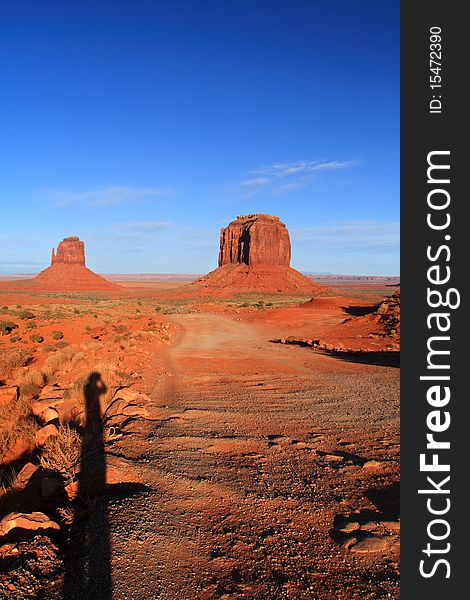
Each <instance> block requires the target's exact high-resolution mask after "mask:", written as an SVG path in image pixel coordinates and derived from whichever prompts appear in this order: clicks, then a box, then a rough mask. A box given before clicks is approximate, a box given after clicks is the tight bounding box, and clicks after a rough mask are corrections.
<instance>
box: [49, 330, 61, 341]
mask: <svg viewBox="0 0 470 600" xmlns="http://www.w3.org/2000/svg"><path fill="white" fill-rule="evenodd" d="M63 337H64V334H63V333H62V331H53V332H52V339H53V340H61V339H62V338H63Z"/></svg>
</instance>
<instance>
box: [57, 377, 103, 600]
mask: <svg viewBox="0 0 470 600" xmlns="http://www.w3.org/2000/svg"><path fill="white" fill-rule="evenodd" d="M106 391H107V388H106V385H105V384H104V382H103V380H102V379H101V375H100V373H96V372H94V373H91V374H90V376H89V377H88V380H87V382H86V384H85V387H84V400H85V412H86V420H85V426H84V431H83V439H82V453H81V459H80V475H79V481H78V508H77V513H76V516H75V520H76V522H75V524H74V525H75V526H74V527H73V528H72V529H71V532H70V539H69V544H68V547H67V551H66V556H65V573H64V582H63V587H62V598H63V600H74V599H80V600H82V599H83V600H85V599H86V600H94V599H96V600H110V599H111V564H110V559H111V556H110V532H109V517H108V501H107V496H106V494H104V492H105V488H106V456H105V450H104V439H103V419H102V407H101V401H100V399H101V397H102V396H104V394H105V393H106Z"/></svg>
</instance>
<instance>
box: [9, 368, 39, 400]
mask: <svg viewBox="0 0 470 600" xmlns="http://www.w3.org/2000/svg"><path fill="white" fill-rule="evenodd" d="M15 380H16V381H15V383H16V385H18V386H19V388H20V401H21V402H28V400H31V399H32V398H36V397H37V396H38V395H39V393H40V392H41V388H43V387H44V386H45V385H46V383H47V377H46V375H45V374H44V373H41V372H40V371H24V372H19V373H17V374H16V377H15Z"/></svg>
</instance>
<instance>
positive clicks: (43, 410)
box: [31, 400, 64, 421]
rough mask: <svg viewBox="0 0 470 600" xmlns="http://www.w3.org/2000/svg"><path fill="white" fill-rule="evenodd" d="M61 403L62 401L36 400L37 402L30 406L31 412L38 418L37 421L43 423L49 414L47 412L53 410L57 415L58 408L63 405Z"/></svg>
mask: <svg viewBox="0 0 470 600" xmlns="http://www.w3.org/2000/svg"><path fill="white" fill-rule="evenodd" d="M63 402H64V401H63V400H51V401H49V400H38V401H37V402H33V404H32V405H31V412H32V413H33V415H34V416H35V417H38V419H41V421H44V420H45V419H46V418H47V416H48V415H50V414H51V413H48V412H47V411H48V410H55V411H56V412H57V413H58V412H59V411H58V407H59V406H60V405H61V404H63Z"/></svg>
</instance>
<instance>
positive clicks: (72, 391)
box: [64, 363, 132, 412]
mask: <svg viewBox="0 0 470 600" xmlns="http://www.w3.org/2000/svg"><path fill="white" fill-rule="evenodd" d="M94 374H98V375H99V379H100V381H101V383H102V384H103V386H104V391H103V394H101V396H100V402H101V408H102V411H103V412H104V411H105V410H106V408H107V407H108V406H109V404H110V403H111V400H112V399H113V396H114V394H115V392H116V390H117V389H118V388H119V387H122V386H123V385H128V384H129V381H130V380H131V379H132V378H131V376H130V375H129V374H128V373H124V372H123V371H119V370H118V369H116V367H115V366H114V365H111V364H110V363H102V364H97V365H96V367H95V368H94V369H93V370H92V371H89V372H88V373H87V374H86V375H83V376H82V377H80V378H79V379H77V381H75V383H74V384H73V385H72V386H71V387H70V388H69V389H68V390H66V391H65V394H64V398H65V399H66V400H73V402H74V403H76V404H77V405H81V406H84V405H85V402H86V398H85V392H86V385H87V384H88V382H89V381H90V377H91V376H92V375H94Z"/></svg>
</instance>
